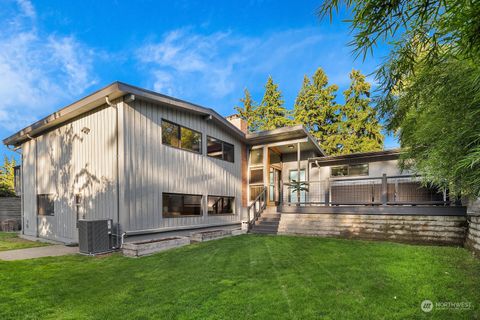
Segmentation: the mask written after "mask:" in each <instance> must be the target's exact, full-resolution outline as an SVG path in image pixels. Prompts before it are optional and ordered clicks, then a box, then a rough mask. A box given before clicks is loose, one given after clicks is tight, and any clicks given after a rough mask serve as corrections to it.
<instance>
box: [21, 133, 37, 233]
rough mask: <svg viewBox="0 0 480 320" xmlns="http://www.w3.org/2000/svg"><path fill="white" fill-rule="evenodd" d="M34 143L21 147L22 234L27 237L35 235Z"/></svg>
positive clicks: (30, 142) (31, 141)
mask: <svg viewBox="0 0 480 320" xmlns="http://www.w3.org/2000/svg"><path fill="white" fill-rule="evenodd" d="M35 161H36V160H35V141H34V140H30V141H28V142H25V144H23V147H22V187H23V195H22V201H23V209H22V210H23V211H22V230H23V231H22V232H23V233H24V234H26V235H29V236H36V235H37V201H36V191H35V189H36V187H35V185H36V184H35V175H36V162H35Z"/></svg>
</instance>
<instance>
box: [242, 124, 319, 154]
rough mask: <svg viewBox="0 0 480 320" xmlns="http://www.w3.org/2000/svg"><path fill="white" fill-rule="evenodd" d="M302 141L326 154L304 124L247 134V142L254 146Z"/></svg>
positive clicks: (312, 148) (310, 147)
mask: <svg viewBox="0 0 480 320" xmlns="http://www.w3.org/2000/svg"><path fill="white" fill-rule="evenodd" d="M299 141H302V142H304V144H306V145H307V146H308V147H309V149H311V150H314V151H315V152H317V153H318V154H320V155H322V156H324V155H325V152H324V151H323V150H322V148H321V147H320V145H319V144H318V142H317V139H315V138H314V137H313V136H312V135H311V134H310V133H309V132H308V130H307V129H306V128H305V127H304V126H302V125H296V126H291V127H283V128H278V129H274V130H268V131H260V132H255V133H249V134H247V142H248V144H250V145H252V146H258V145H268V146H278V145H288V144H292V143H296V142H299Z"/></svg>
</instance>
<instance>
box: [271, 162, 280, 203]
mask: <svg viewBox="0 0 480 320" xmlns="http://www.w3.org/2000/svg"><path fill="white" fill-rule="evenodd" d="M268 178H269V179H268V181H269V186H268V205H270V206H278V204H279V203H280V196H281V194H280V190H281V185H282V171H281V170H280V169H278V168H275V167H270V170H269V172H268Z"/></svg>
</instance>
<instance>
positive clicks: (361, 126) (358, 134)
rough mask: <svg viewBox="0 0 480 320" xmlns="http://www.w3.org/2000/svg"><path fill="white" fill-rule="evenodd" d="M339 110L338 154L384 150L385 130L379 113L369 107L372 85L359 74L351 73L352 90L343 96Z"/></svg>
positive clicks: (356, 72) (349, 89)
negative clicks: (378, 116) (343, 99)
mask: <svg viewBox="0 0 480 320" xmlns="http://www.w3.org/2000/svg"><path fill="white" fill-rule="evenodd" d="M343 95H344V97H345V103H344V104H343V105H342V106H341V108H340V119H341V122H340V128H339V129H340V135H339V136H338V137H339V139H338V141H336V142H337V143H338V151H337V152H336V154H348V153H353V152H367V151H376V150H381V149H382V146H383V134H382V133H381V130H382V126H381V124H380V123H379V121H378V118H377V112H376V110H375V109H374V108H373V107H372V106H371V105H370V102H371V99H370V84H369V83H368V82H367V81H366V79H365V76H364V75H363V74H362V73H361V72H360V71H358V70H352V72H351V73H350V86H349V88H348V89H347V90H345V91H344V92H343Z"/></svg>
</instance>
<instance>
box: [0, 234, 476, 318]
mask: <svg viewBox="0 0 480 320" xmlns="http://www.w3.org/2000/svg"><path fill="white" fill-rule="evenodd" d="M0 288H1V289H0V319H9V318H19V319H84V318H87V319H88V318H90V319H132V318H134V319H150V318H157V319H172V318H178V319H277V318H284V319H319V318H326V319H362V318H363V319H371V318H372V319H404V318H419V319H422V318H425V319H433V318H435V319H452V318H455V319H462V318H463V319H478V318H480V313H479V308H480V261H479V260H478V259H475V258H473V257H472V256H471V254H470V253H469V252H468V251H466V250H464V249H462V248H450V247H434V246H412V245H402V244H395V243H384V242H368V241H350V240H336V239H321V238H307V237H282V236H254V235H244V236H238V237H233V238H227V239H222V240H218V241H211V242H205V243H200V244H195V245H190V246H187V247H183V248H179V249H176V250H170V251H167V252H163V253H160V254H156V255H153V256H150V257H144V258H139V259H131V258H124V257H122V256H121V255H120V254H114V255H111V256H107V257H97V258H92V257H86V256H80V255H76V256H66V257H51V258H43V259H37V260H26V261H16V262H0ZM425 299H429V300H431V301H433V302H434V303H435V302H470V303H471V304H472V306H473V308H472V309H470V310H452V309H449V310H436V309H434V310H433V311H432V312H431V313H428V314H427V313H424V312H423V311H421V309H420V303H421V302H422V301H423V300H425Z"/></svg>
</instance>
